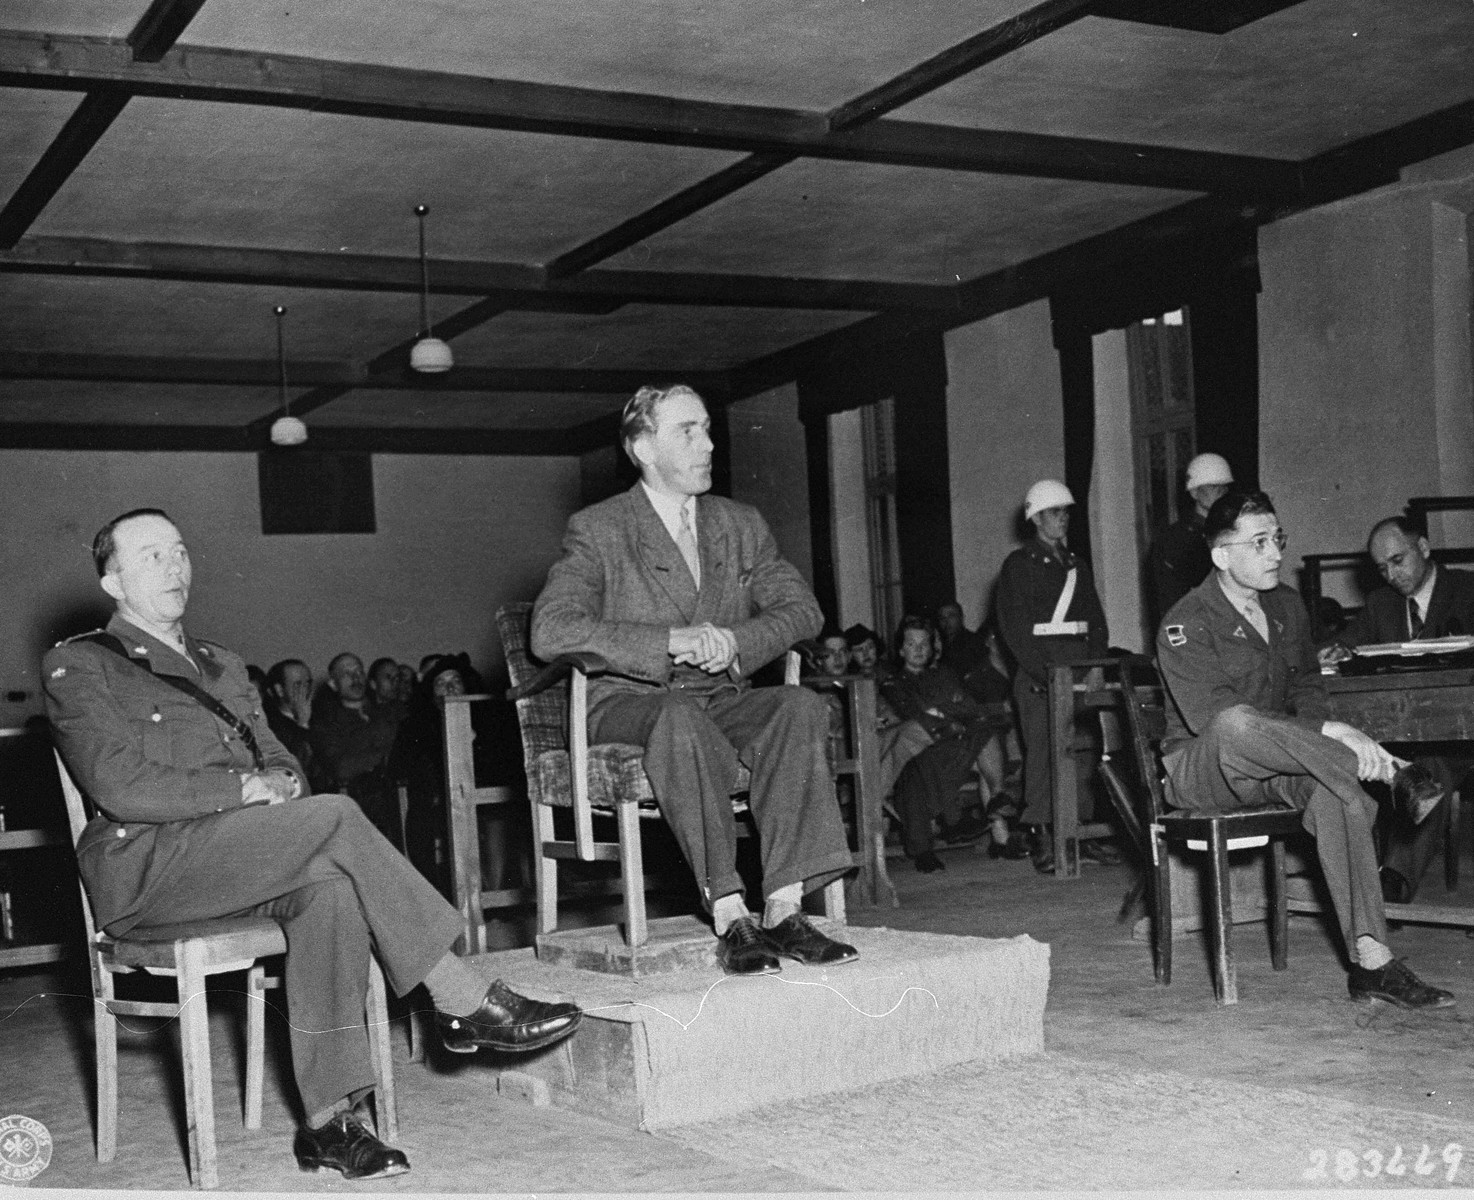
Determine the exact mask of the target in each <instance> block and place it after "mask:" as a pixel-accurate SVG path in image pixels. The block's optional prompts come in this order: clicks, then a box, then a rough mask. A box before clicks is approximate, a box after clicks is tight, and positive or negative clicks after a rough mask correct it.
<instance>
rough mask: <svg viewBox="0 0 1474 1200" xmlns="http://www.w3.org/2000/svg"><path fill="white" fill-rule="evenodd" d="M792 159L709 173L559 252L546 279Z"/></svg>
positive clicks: (768, 157)
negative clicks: (605, 230) (572, 246)
mask: <svg viewBox="0 0 1474 1200" xmlns="http://www.w3.org/2000/svg"><path fill="white" fill-rule="evenodd" d="M793 158H794V156H793V155H791V154H751V155H748V157H746V158H744V159H741V160H739V161H738V162H735V163H733V164H732V165H731V166H729V167H726V168H724V169H722V170H720V171H718V172H717V173H716V174H715V175H708V176H707V177H706V178H705V179H703V180H701V181H700V182H698V183H694V184H692V185H691V186H690V187H688V188H685V189H683V190H682V191H679V192H677V193H676V194H675V195H674V196H669V197H667V198H666V199H664V200H662V201H661V202H660V203H659V204H656V205H654V206H653V207H651V208H648V209H646V210H645V211H644V212H642V213H638V214H636V215H635V216H633V217H631V218H630V219H629V220H627V221H622V222H620V224H618V225H616V226H615V227H614V228H613V229H610V230H608V231H607V232H605V233H601V234H599V235H598V236H597V237H595V238H592V239H590V240H589V241H587V242H584V243H583V245H581V246H576V247H575V248H574V249H572V250H569V251H567V252H566V253H564V254H560V255H558V257H557V258H555V259H553V260H552V261H551V262H549V263H548V264H547V267H546V269H547V273H548V278H550V279H566V278H567V277H568V276H570V275H574V274H576V273H577V272H579V271H582V270H583V269H584V268H585V267H591V266H593V265H594V264H595V263H597V262H602V261H603V260H604V259H606V258H612V257H613V256H614V255H616V254H618V253H619V252H620V251H621V250H627V249H629V248H630V247H631V246H634V245H636V244H638V243H639V242H643V241H644V240H645V239H646V238H647V237H650V236H651V235H652V234H656V233H659V232H660V231H661V230H662V229H667V228H669V227H670V226H672V225H675V224H677V223H678V222H680V221H683V220H685V219H686V218H687V217H689V216H690V215H691V214H692V213H695V212H699V211H700V210H701V209H703V208H706V207H707V206H708V205H711V204H715V203H716V202H717V201H718V200H720V199H722V198H723V197H725V196H730V195H731V194H732V193H733V192H735V191H737V190H739V189H740V188H744V187H746V186H747V185H748V184H749V183H752V182H753V181H754V180H756V179H761V178H762V177H763V176H764V175H767V174H769V173H771V172H773V171H776V170H777V169H778V168H779V167H783V166H787V165H788V164H789V163H791V162H792V161H793Z"/></svg>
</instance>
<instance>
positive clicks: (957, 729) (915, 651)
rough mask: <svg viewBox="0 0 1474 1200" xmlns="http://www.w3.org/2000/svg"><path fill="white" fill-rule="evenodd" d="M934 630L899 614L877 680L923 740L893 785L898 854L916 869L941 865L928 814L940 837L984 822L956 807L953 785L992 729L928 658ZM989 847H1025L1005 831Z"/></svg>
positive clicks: (977, 833) (976, 833)
mask: <svg viewBox="0 0 1474 1200" xmlns="http://www.w3.org/2000/svg"><path fill="white" fill-rule="evenodd" d="M934 633H935V626H934V625H933V624H932V623H931V621H929V620H927V619H926V618H925V617H918V616H909V617H906V618H905V619H904V620H902V622H901V627H900V629H899V631H898V632H897V635H896V640H897V643H898V644H899V645H900V648H901V651H900V653H901V669H900V670H899V671H897V672H896V673H895V674H894V675H892V676H891V677H890V678H889V679H887V680H886V681H885V683H884V685H883V687H884V689H885V697H886V700H887V701H889V703H890V706H891V707H892V708H893V709H895V711H896V713H897V715H899V716H900V717H901V718H902V720H905V721H915V722H916V723H917V724H918V725H919V726H921V728H922V729H923V730H924V731H925V732H926V734H927V737H928V739H929V740H928V744H927V746H926V748H925V749H923V750H922V751H921V752H920V753H919V754H917V755H915V757H913V758H912V759H911V761H910V762H908V763H907V764H906V766H905V768H904V769H903V770H902V771H901V773H900V777H899V778H898V779H897V780H896V792H895V797H896V808H897V809H898V810H899V812H900V815H901V827H902V833H903V836H904V839H905V847H906V853H907V854H908V855H909V856H910V857H911V858H912V859H913V860H914V862H915V863H916V869H917V870H918V871H922V872H931V871H936V870H939V869H941V867H942V866H943V864H942V860H941V859H940V858H938V857H937V854H936V851H935V849H934V848H933V847H934V840H933V834H932V820H933V818H935V819H936V820H937V821H938V823H939V825H940V826H941V834H942V837H943V838H944V839H946V840H948V841H959V840H966V839H968V838H972V839H976V838H978V837H981V836H982V834H983V832H984V831H985V830H986V829H987V826H986V825H985V824H984V823H983V822H982V821H981V820H979V819H978V817H977V816H975V815H972V814H970V813H969V814H964V813H963V811H962V804H961V798H960V796H959V792H960V789H961V787H962V785H963V784H964V783H965V782H966V781H967V776H968V774H969V772H970V771H971V770H972V768H973V765H974V763H975V762H976V761H977V757H978V754H979V752H980V751H981V750H982V748H983V746H984V744H985V743H986V742H987V741H988V740H989V738H990V737H992V736H993V734H994V732H995V729H994V727H993V726H992V725H990V723H989V721H988V720H987V718H986V716H985V715H984V713H983V711H982V709H981V708H980V707H979V706H978V703H977V701H975V700H974V699H973V698H972V697H971V696H969V695H968V694H967V691H966V689H964V688H963V686H962V683H961V681H960V680H959V679H958V678H957V676H956V674H955V673H954V672H953V671H952V669H951V668H950V667H946V666H943V665H942V664H941V663H935V664H933V663H932V651H933V648H934V646H933V634H934ZM996 846H997V848H996V852H995V854H994V857H997V856H999V855H1005V856H1007V857H1010V858H1022V857H1025V856H1026V855H1027V854H1028V853H1029V850H1028V847H1027V846H1026V845H1025V843H1024V840H1023V838H1022V837H1021V836H1020V837H1019V838H1018V839H1017V842H1016V846H1015V842H1014V839H1011V838H1009V837H1007V836H1005V838H1004V839H1003V840H1002V841H1001V842H999V843H997V844H996Z"/></svg>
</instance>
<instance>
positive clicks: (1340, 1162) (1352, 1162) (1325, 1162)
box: [1300, 1142, 1464, 1183]
mask: <svg viewBox="0 0 1474 1200" xmlns="http://www.w3.org/2000/svg"><path fill="white" fill-rule="evenodd" d="M1463 1161H1464V1148H1463V1147H1462V1146H1461V1145H1459V1143H1458V1142H1449V1143H1448V1145H1446V1146H1444V1148H1443V1153H1442V1154H1441V1155H1438V1154H1435V1153H1434V1152H1433V1149H1432V1147H1431V1146H1429V1145H1428V1143H1427V1142H1424V1143H1423V1148H1422V1150H1421V1151H1420V1152H1419V1153H1418V1154H1417V1156H1416V1157H1414V1156H1413V1155H1412V1154H1411V1153H1404V1152H1403V1149H1402V1147H1401V1146H1400V1145H1399V1146H1394V1147H1393V1149H1392V1153H1391V1154H1384V1153H1383V1152H1382V1151H1381V1150H1375V1149H1373V1150H1363V1151H1361V1152H1360V1153H1358V1152H1357V1151H1355V1150H1345V1149H1340V1148H1338V1149H1335V1150H1312V1151H1311V1152H1310V1166H1308V1167H1306V1168H1305V1170H1303V1171H1301V1172H1300V1178H1301V1179H1304V1180H1306V1181H1307V1182H1314V1181H1316V1180H1325V1181H1326V1182H1330V1181H1331V1180H1333V1179H1334V1180H1339V1181H1340V1182H1341V1183H1350V1182H1351V1181H1352V1180H1353V1179H1375V1178H1377V1176H1379V1175H1392V1176H1394V1177H1396V1176H1400V1175H1409V1174H1412V1175H1432V1174H1433V1173H1434V1172H1435V1171H1437V1170H1438V1169H1439V1167H1440V1165H1441V1166H1442V1167H1443V1168H1444V1169H1445V1175H1444V1182H1445V1183H1452V1182H1453V1181H1454V1176H1455V1175H1457V1174H1458V1173H1459V1164H1460V1163H1461V1162H1463Z"/></svg>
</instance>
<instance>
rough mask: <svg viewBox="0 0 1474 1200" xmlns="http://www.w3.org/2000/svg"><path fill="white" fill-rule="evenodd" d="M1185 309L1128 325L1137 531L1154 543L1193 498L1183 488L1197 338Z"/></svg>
mask: <svg viewBox="0 0 1474 1200" xmlns="http://www.w3.org/2000/svg"><path fill="white" fill-rule="evenodd" d="M1189 328H1190V327H1189V325H1188V316H1187V311H1186V310H1185V309H1179V310H1178V311H1177V312H1172V313H1168V314H1166V316H1164V317H1155V318H1153V317H1148V318H1147V319H1146V320H1144V321H1137V322H1136V323H1135V324H1133V325H1129V326H1127V329H1126V361H1127V370H1128V372H1129V380H1130V389H1131V435H1132V443H1133V446H1134V455H1133V457H1134V459H1135V465H1136V530H1137V535H1138V539H1139V543H1140V544H1141V545H1142V546H1147V545H1150V544H1151V542H1152V540H1153V539H1154V538H1155V537H1156V535H1157V533H1158V532H1159V531H1160V530H1162V529H1164V528H1165V527H1166V526H1168V525H1170V524H1172V523H1173V522H1174V521H1176V520H1177V519H1178V518H1179V517H1180V516H1182V515H1183V513H1182V506H1183V505H1184V504H1186V503H1187V501H1186V499H1185V498H1184V495H1183V491H1182V482H1183V478H1184V476H1185V474H1186V471H1187V464H1188V462H1189V460H1191V458H1192V457H1193V453H1194V442H1195V438H1194V428H1193V427H1194V408H1193V374H1192V342H1191V338H1190V336H1189Z"/></svg>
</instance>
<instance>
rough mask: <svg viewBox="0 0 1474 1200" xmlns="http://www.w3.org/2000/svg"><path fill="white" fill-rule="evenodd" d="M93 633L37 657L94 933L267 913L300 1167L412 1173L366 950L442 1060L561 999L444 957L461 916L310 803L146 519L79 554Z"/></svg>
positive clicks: (513, 1033) (548, 1025) (337, 810)
mask: <svg viewBox="0 0 1474 1200" xmlns="http://www.w3.org/2000/svg"><path fill="white" fill-rule="evenodd" d="M92 554H93V561H94V563H95V565H96V567H97V573H98V575H99V576H101V579H102V589H103V591H105V592H106V593H107V594H108V595H109V596H111V597H112V598H113V600H114V601H115V602H116V603H117V613H116V615H115V616H114V617H113V619H112V620H111V621H109V622H108V626H107V629H106V630H98V631H96V632H94V633H89V634H84V635H82V636H81V637H78V638H72V639H71V640H70V641H67V642H63V643H62V644H61V645H59V646H57V647H56V648H55V649H53V650H50V651H48V653H47V654H46V657H45V660H44V662H43V664H42V677H43V679H44V682H45V687H46V708H47V712H48V713H49V715H50V717H51V724H52V729H53V731H54V734H55V738H56V744H57V748H58V749H59V750H60V752H61V755H62V758H63V759H64V760H65V762H66V765H67V768H68V770H69V771H70V772H71V774H72V775H73V777H74V778H75V779H76V781H77V783H78V785H79V786H80V787H81V789H82V790H83V792H85V793H86V795H87V796H88V798H89V799H90V800H91V801H92V803H93V804H94V805H95V806H96V808H97V809H98V815H97V816H95V817H93V819H92V820H91V821H90V822H89V823H88V825H87V828H86V829H85V830H84V831H83V833H82V836H81V837H80V838H79V839H78V842H77V866H78V869H79V871H80V872H81V875H82V880H83V882H84V883H85V884H86V887H87V894H88V896H89V897H90V899H91V902H92V909H93V913H94V915H95V916H96V919H97V924H98V927H99V928H100V929H102V930H104V931H106V932H108V933H110V934H113V935H114V936H122V935H124V934H127V933H128V932H130V931H132V930H135V929H140V930H141V929H146V928H148V927H150V926H158V925H172V924H175V923H177V922H185V921H202V920H210V919H214V918H218V917H230V916H250V915H256V916H267V917H272V918H274V919H275V920H277V921H278V922H280V924H281V926H282V930H283V932H284V933H285V934H286V940H287V955H286V991H287V1015H288V1019H289V1022H290V1028H291V1045H292V1066H293V1069H294V1072H295V1074H296V1078H297V1088H298V1091H299V1092H300V1093H301V1098H302V1107H303V1111H304V1113H305V1115H306V1118H307V1119H306V1122H305V1123H304V1125H303V1126H302V1128H301V1129H300V1130H299V1131H298V1133H297V1136H296V1140H295V1142H294V1144H293V1152H294V1153H295V1155H296V1158H297V1163H298V1165H299V1166H300V1167H301V1168H302V1169H303V1170H322V1169H325V1168H326V1169H331V1170H337V1171H341V1172H342V1173H343V1176H344V1178H346V1179H377V1178H381V1177H384V1176H389V1175H399V1174H402V1173H403V1172H405V1171H407V1170H409V1162H408V1160H407V1159H406V1158H405V1156H404V1154H403V1153H402V1152H401V1151H399V1150H396V1149H394V1148H392V1147H390V1146H386V1145H384V1143H382V1142H381V1141H379V1140H378V1139H377V1138H376V1137H374V1136H373V1134H371V1133H370V1132H369V1130H368V1128H367V1127H366V1126H365V1124H364V1123H363V1120H362V1119H361V1117H360V1111H361V1110H360V1107H359V1106H360V1105H361V1103H362V1102H363V1101H365V1100H366V1099H367V1096H368V1094H369V1093H370V1092H371V1090H372V1087H373V1081H374V1073H373V1070H372V1067H371V1063H370V1058H369V1043H368V1032H367V1030H366V1029H365V1028H364V1024H363V1016H364V999H365V995H366V990H367V986H368V970H369V954H370V951H371V950H372V952H373V953H375V954H377V955H378V958H379V961H380V962H381V963H382V964H383V967H384V971H385V974H386V975H387V976H388V980H389V984H390V986H391V987H393V988H394V990H395V991H396V992H397V993H398V994H399V995H401V996H402V995H404V994H405V993H407V992H408V991H409V990H410V989H411V988H414V987H415V986H417V985H418V984H420V983H423V984H424V985H425V987H426V988H427V989H428V990H429V992H430V996H431V999H432V1000H433V1001H434V1004H435V1008H436V1024H437V1026H438V1028H439V1030H440V1034H441V1039H442V1040H443V1042H444V1043H445V1046H446V1048H447V1049H449V1050H453V1051H456V1052H457V1053H471V1052H473V1051H475V1050H476V1049H477V1048H478V1047H482V1046H490V1047H494V1048H496V1049H500V1050H535V1049H538V1048H540V1047H543V1046H549V1045H552V1044H553V1043H554V1042H556V1041H558V1040H559V1039H560V1038H563V1037H566V1036H568V1035H569V1034H570V1033H572V1032H573V1030H574V1029H575V1028H576V1027H577V1025H578V1022H579V1019H580V1017H581V1016H582V1014H581V1013H580V1012H579V1010H578V1009H577V1008H576V1007H575V1006H573V1005H572V1004H547V1003H544V1002H542V1001H538V1000H530V999H528V998H527V997H525V996H519V995H518V994H517V993H515V992H513V991H512V990H511V989H510V988H508V987H507V986H506V985H505V984H503V983H502V982H501V981H500V980H497V981H495V982H493V983H492V984H491V986H490V987H487V984H486V980H485V979H483V978H481V977H480V976H479V975H477V974H476V972H474V971H473V970H472V969H471V968H470V967H469V966H467V965H466V964H465V963H463V962H462V961H461V960H460V959H458V958H456V957H455V956H454V955H453V954H451V953H450V946H451V943H452V942H453V941H454V940H455V938H456V935H457V934H458V933H459V931H460V917H459V915H458V914H457V913H456V910H455V909H454V908H452V907H451V906H450V905H449V904H447V903H446V902H445V901H444V900H443V899H441V897H440V895H439V893H437V892H436V891H435V889H434V888H432V887H431V886H430V884H429V883H427V882H426V881H425V879H424V878H423V877H422V876H421V875H420V873H419V872H418V871H416V870H415V868H414V867H413V866H411V865H410V863H409V862H408V861H407V860H406V859H405V858H404V857H403V856H402V855H401V854H400V853H399V852H398V851H397V850H395V849H394V847H393V846H391V845H390V844H389V842H387V841H386V840H385V839H384V838H383V837H382V836H381V835H380V834H379V832H378V831H377V830H375V829H374V827H373V826H372V825H371V824H369V821H368V819H367V818H366V817H365V816H364V815H363V812H362V811H361V810H360V809H359V807H358V805H356V804H355V803H354V802H353V801H352V800H350V799H348V798H347V797H346V796H312V795H309V794H308V788H307V786H306V778H305V775H304V774H303V771H302V767H301V764H300V763H298V762H297V760H296V759H294V758H293V757H292V756H291V754H289V753H288V752H287V750H286V749H285V748H284V747H283V746H282V744H281V742H279V741H278V740H277V738H276V735H275V734H273V733H272V732H271V728H270V726H269V725H268V724H267V722H266V718H265V716H264V715H263V714H262V712H261V703H260V697H259V696H258V695H257V694H256V690H255V689H254V688H253V687H252V686H251V683H250V681H249V680H248V679H247V677H246V670H245V664H244V663H243V662H242V661H241V659H240V657H239V656H238V655H236V654H233V653H232V652H231V651H229V650H226V649H225V648H224V647H222V646H218V645H216V644H215V643H213V642H206V641H201V640H200V639H198V638H195V637H192V636H190V635H188V634H187V633H186V632H185V630H184V610H185V605H186V604H187V603H188V601H189V588H190V582H191V577H192V571H191V567H190V561H189V552H188V550H187V549H186V548H185V545H184V540H183V538H182V537H181V536H180V533H179V530H178V529H177V528H176V527H175V525H174V523H173V522H172V521H170V520H169V518H168V516H167V515H165V514H164V513H163V512H162V511H161V510H159V509H152V508H150V509H135V510H134V511H132V512H127V513H124V514H123V515H122V516H120V517H117V518H115V519H114V520H112V521H109V522H108V523H107V524H106V525H104V526H103V527H102V529H101V530H100V531H99V532H98V535H97V538H96V540H95V541H94V543H93V549H92Z"/></svg>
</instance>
